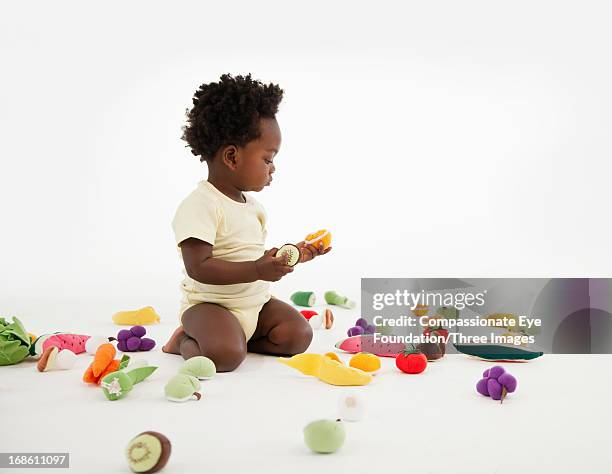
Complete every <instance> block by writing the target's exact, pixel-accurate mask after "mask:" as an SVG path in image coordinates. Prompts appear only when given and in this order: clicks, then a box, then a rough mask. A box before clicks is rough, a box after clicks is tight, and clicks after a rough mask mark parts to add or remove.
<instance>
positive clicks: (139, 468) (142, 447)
mask: <svg viewBox="0 0 612 474" xmlns="http://www.w3.org/2000/svg"><path fill="white" fill-rule="evenodd" d="M171 450H172V446H171V444H170V440H169V439H168V438H166V437H165V436H164V435H163V434H161V433H158V432H156V431H145V432H144V433H140V434H139V435H138V436H136V437H135V438H134V439H132V441H130V443H129V444H128V446H127V449H126V450H125V454H126V455H127V459H128V463H129V465H130V469H131V470H132V471H133V472H146V473H149V472H157V471H159V470H160V469H162V468H163V467H164V466H165V465H166V463H167V462H168V459H169V458H170V451H171Z"/></svg>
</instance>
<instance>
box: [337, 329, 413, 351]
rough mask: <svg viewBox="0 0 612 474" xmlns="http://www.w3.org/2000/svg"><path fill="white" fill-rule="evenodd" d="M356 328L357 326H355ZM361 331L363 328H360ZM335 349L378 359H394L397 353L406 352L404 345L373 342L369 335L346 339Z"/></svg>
mask: <svg viewBox="0 0 612 474" xmlns="http://www.w3.org/2000/svg"><path fill="white" fill-rule="evenodd" d="M356 327H358V326H356ZM353 329H354V328H353ZM360 329H361V331H363V328H360ZM335 347H336V348H337V349H340V350H343V351H344V352H348V353H351V354H356V353H358V352H369V353H370V354H375V355H377V356H379V357H393V358H395V357H396V356H397V355H398V354H399V353H401V352H402V351H404V350H406V348H407V347H406V344H404V343H401V342H382V341H381V340H380V339H378V340H375V339H374V336H373V335H371V334H361V335H354V336H350V337H347V338H346V339H343V340H341V341H340V342H338V343H336V346H335Z"/></svg>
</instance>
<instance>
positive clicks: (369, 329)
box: [364, 324, 376, 334]
mask: <svg viewBox="0 0 612 474" xmlns="http://www.w3.org/2000/svg"><path fill="white" fill-rule="evenodd" d="M364 332H365V333H366V334H374V333H375V332H376V328H375V327H374V326H372V325H371V324H368V326H367V327H366V328H365V331H364Z"/></svg>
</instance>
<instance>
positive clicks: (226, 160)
mask: <svg viewBox="0 0 612 474" xmlns="http://www.w3.org/2000/svg"><path fill="white" fill-rule="evenodd" d="M221 159H222V161H223V164H224V165H225V166H227V167H228V168H229V169H231V170H232V171H235V170H236V168H237V166H238V162H239V161H240V153H239V152H238V148H236V146H235V145H228V146H226V147H225V148H224V149H223V152H222V154H221Z"/></svg>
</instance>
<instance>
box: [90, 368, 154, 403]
mask: <svg viewBox="0 0 612 474" xmlns="http://www.w3.org/2000/svg"><path fill="white" fill-rule="evenodd" d="M156 369H157V367H153V366H151V367H136V368H129V365H128V366H127V367H126V368H124V369H122V370H118V371H116V372H111V373H110V374H108V375H105V376H104V377H103V378H102V381H101V383H100V386H101V387H102V392H103V393H104V395H105V396H106V398H108V399H109V400H112V401H114V400H119V399H121V398H123V397H125V396H126V395H127V394H128V393H129V392H130V391H131V390H132V388H133V387H134V385H136V384H137V383H140V382H142V381H143V380H144V379H146V378H147V377H148V376H149V375H151V374H152V373H153V372H155V370H156Z"/></svg>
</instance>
